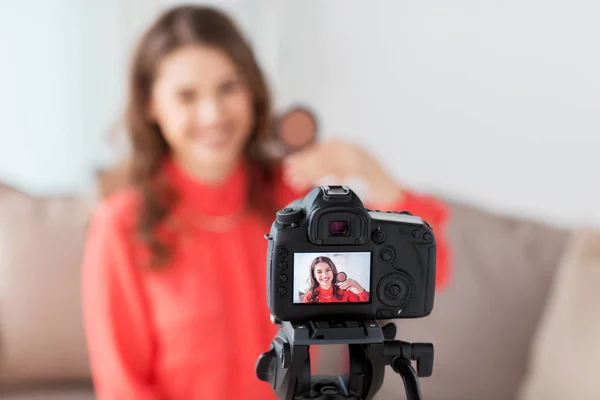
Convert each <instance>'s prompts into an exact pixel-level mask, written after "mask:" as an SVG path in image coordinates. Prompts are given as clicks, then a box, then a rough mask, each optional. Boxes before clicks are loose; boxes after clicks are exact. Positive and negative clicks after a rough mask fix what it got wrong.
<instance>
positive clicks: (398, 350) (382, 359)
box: [256, 321, 433, 400]
mask: <svg viewBox="0 0 600 400" xmlns="http://www.w3.org/2000/svg"><path fill="white" fill-rule="evenodd" d="M395 336H396V326H395V325H394V324H388V325H386V326H384V327H383V328H382V327H381V326H380V325H379V323H378V322H377V321H340V322H332V321H311V322H309V323H291V322H282V323H281V327H280V328H279V332H278V333H277V335H276V336H275V337H274V338H273V342H272V344H271V347H270V349H269V351H267V352H266V353H263V354H261V355H260V356H259V358H258V361H257V363H256V374H257V376H258V378H259V379H260V380H262V381H265V382H269V383H270V384H271V386H272V387H273V390H274V391H275V394H276V395H277V397H278V398H279V399H282V400H284V399H285V400H292V399H294V400H295V399H319V400H338V399H356V400H370V399H372V398H373V396H374V395H375V393H377V391H378V390H379V389H380V388H381V385H382V384H383V377H384V373H385V367H386V365H390V366H391V367H392V370H393V371H394V372H396V373H397V374H400V375H401V376H402V380H403V381H404V388H405V391H406V397H407V400H421V399H422V397H421V389H420V387H419V380H418V377H427V376H431V373H432V370H433V345H432V344H430V343H414V344H411V343H407V342H402V341H399V340H394V337H395ZM312 344H314V345H326V344H348V347H349V351H350V375H349V376H348V377H331V376H314V377H313V376H311V372H310V358H309V352H308V349H309V347H310V345H312ZM411 360H415V361H416V362H417V372H418V374H417V372H415V370H414V369H413V367H412V365H411ZM417 376H418V377H417Z"/></svg>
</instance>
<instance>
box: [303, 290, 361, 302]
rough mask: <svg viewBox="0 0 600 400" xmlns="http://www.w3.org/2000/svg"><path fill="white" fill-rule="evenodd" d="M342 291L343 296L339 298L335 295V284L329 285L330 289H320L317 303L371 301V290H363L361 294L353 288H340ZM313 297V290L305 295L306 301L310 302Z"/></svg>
mask: <svg viewBox="0 0 600 400" xmlns="http://www.w3.org/2000/svg"><path fill="white" fill-rule="evenodd" d="M340 293H341V294H342V298H341V299H338V298H336V297H335V296H334V295H333V286H331V287H329V289H323V288H319V289H318V295H317V301H316V302H317V303H357V302H359V301H362V302H367V301H369V292H367V291H366V290H363V291H362V292H360V293H359V294H356V293H354V292H353V291H351V290H344V289H340ZM310 299H312V292H310V291H309V292H308V293H306V296H304V303H308V302H310Z"/></svg>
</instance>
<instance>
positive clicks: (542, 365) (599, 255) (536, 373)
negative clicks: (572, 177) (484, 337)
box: [521, 231, 600, 400]
mask: <svg viewBox="0 0 600 400" xmlns="http://www.w3.org/2000/svg"><path fill="white" fill-rule="evenodd" d="M599 366H600V232H590V231H585V232H579V233H578V234H577V235H574V237H573V240H571V241H570V244H569V247H568V251H566V253H565V257H564V258H563V261H562V263H561V266H560V269H559V271H558V274H557V277H556V281H555V283H554V285H553V291H552V294H551V296H549V299H548V303H547V308H546V310H545V315H544V317H543V320H542V322H541V323H540V326H539V330H538V332H537V334H536V341H535V343H534V344H533V345H532V357H531V363H530V368H529V371H528V374H527V379H526V381H525V383H524V385H523V390H522V392H521V400H555V399H556V400H558V399H561V400H562V399H582V400H584V399H600V367H599Z"/></svg>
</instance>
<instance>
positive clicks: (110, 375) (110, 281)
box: [82, 203, 161, 400]
mask: <svg viewBox="0 0 600 400" xmlns="http://www.w3.org/2000/svg"><path fill="white" fill-rule="evenodd" d="M109 205H110V206H111V207H109ZM114 206H115V204H114V203H111V204H106V203H105V204H103V205H102V206H101V207H100V209H99V210H98V211H97V213H96V214H95V216H94V218H93V220H92V222H91V225H90V227H89V231H88V239H87V245H86V249H85V254H84V260H83V271H82V274H83V275H82V300H83V314H84V325H85V333H86V338H87V343H88V351H89V359H90V367H91V372H92V377H93V381H94V387H95V391H96V396H97V399H98V400H112V399H140V400H157V399H160V398H161V397H160V396H159V394H158V391H157V390H156V388H155V387H154V385H153V376H152V370H153V368H152V367H153V361H154V360H153V356H154V345H153V340H152V329H151V326H150V323H149V318H148V315H147V306H146V303H145V299H144V295H143V290H142V288H141V285H140V282H139V280H138V275H137V271H136V270H135V266H134V265H133V262H132V259H131V257H130V254H129V253H128V251H127V246H126V239H125V236H124V234H123V229H122V228H120V227H119V226H118V223H117V221H116V219H115V218H114V214H115V213H114V208H115V207H114ZM111 209H113V210H111Z"/></svg>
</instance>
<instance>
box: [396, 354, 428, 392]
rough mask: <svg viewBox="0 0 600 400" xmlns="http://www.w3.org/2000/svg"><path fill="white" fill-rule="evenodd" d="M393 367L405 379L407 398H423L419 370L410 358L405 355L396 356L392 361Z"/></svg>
mask: <svg viewBox="0 0 600 400" xmlns="http://www.w3.org/2000/svg"><path fill="white" fill-rule="evenodd" d="M392 369H393V370H394V372H395V373H397V374H399V375H400V376H401V377H402V380H403V381H404V390H405V391H406V400H421V399H422V398H423V397H422V396H421V388H420V386H419V378H418V377H417V372H416V371H415V370H414V368H413V367H412V365H411V364H410V360H409V359H407V358H405V357H401V356H400V357H396V358H394V360H393V361H392Z"/></svg>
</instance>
